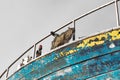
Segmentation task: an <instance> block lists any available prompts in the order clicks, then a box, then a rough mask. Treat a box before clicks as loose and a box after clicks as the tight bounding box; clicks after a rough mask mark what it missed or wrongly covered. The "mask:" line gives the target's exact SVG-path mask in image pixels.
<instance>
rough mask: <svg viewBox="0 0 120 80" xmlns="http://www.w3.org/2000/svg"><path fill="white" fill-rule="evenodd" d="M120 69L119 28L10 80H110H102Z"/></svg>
mask: <svg viewBox="0 0 120 80" xmlns="http://www.w3.org/2000/svg"><path fill="white" fill-rule="evenodd" d="M119 69H120V29H115V30H111V31H108V32H104V33H101V34H98V35H95V36H90V37H88V38H85V39H83V40H80V41H77V42H75V43H72V44H70V45H67V46H65V47H63V48H61V49H58V50H56V51H53V52H52V53H50V54H48V55H46V56H44V57H41V58H38V59H37V60H35V61H33V62H32V63H30V64H28V65H26V66H25V67H23V68H22V69H20V70H19V71H17V72H16V73H15V74H14V75H12V76H11V77H10V78H9V79H8V80H34V79H39V80H58V79H60V80H74V79H78V80H83V79H89V78H90V79H91V80H98V79H99V78H101V79H103V80H104V79H105V78H107V77H105V78H102V76H104V75H107V73H110V74H111V75H113V76H114V73H116V72H119ZM114 70H115V71H114ZM102 74H104V75H102ZM117 75H119V74H116V77H117ZM95 76H96V77H95ZM92 77H93V78H92ZM109 77H110V76H109ZM109 77H108V78H109ZM112 78H114V77H112ZM116 79H120V78H119V77H117V78H116Z"/></svg>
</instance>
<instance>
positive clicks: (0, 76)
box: [0, 69, 7, 78]
mask: <svg viewBox="0 0 120 80" xmlns="http://www.w3.org/2000/svg"><path fill="white" fill-rule="evenodd" d="M6 72H7V69H6V70H5V71H4V72H3V73H2V74H1V75H0V78H2V76H3V75H4V74H5V73H6Z"/></svg>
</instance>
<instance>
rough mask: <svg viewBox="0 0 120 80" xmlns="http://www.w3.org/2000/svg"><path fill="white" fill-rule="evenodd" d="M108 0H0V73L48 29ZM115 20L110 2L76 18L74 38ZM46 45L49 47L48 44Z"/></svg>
mask: <svg viewBox="0 0 120 80" xmlns="http://www.w3.org/2000/svg"><path fill="white" fill-rule="evenodd" d="M109 1H111V0H87V1H86V0H0V74H1V73H2V72H3V70H5V69H6V68H7V67H8V66H9V65H10V64H11V63H12V62H13V61H14V60H15V59H16V58H18V57H19V56H20V55H21V54H22V53H23V52H24V51H25V50H26V49H28V48H29V47H30V46H32V45H33V44H34V43H35V42H37V41H39V40H40V39H42V38H43V37H45V36H46V35H48V34H49V33H50V31H54V30H56V29H58V28H60V27H61V26H63V25H65V24H66V23H68V22H70V21H72V20H74V19H75V18H77V17H79V16H80V15H82V14H83V13H86V12H88V11H90V10H91V9H94V8H95V7H98V6H100V5H102V4H104V3H107V2H109ZM115 21H116V20H115V10H114V5H111V6H109V7H108V8H104V9H103V10H100V11H99V12H97V13H94V14H92V15H90V16H88V17H85V18H83V19H81V20H79V21H78V22H77V23H76V29H77V32H76V33H77V35H76V38H78V37H80V36H85V35H88V34H91V33H95V32H99V31H102V30H105V29H108V28H113V27H116V22H115ZM70 27H72V25H71V26H70ZM52 38H53V37H52ZM52 38H51V39H52ZM48 42H49V45H50V43H51V41H50V40H49V39H47V40H46V42H44V43H45V45H44V47H46V46H47V45H48ZM46 48H47V49H48V50H49V48H50V47H49V48H48V46H47V47H46ZM46 51H47V50H46ZM44 52H45V50H44ZM43 54H45V53H43Z"/></svg>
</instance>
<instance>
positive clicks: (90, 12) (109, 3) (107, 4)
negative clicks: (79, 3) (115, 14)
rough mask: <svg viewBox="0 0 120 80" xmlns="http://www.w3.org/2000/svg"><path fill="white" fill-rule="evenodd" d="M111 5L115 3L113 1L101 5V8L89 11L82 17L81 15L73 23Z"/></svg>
mask: <svg viewBox="0 0 120 80" xmlns="http://www.w3.org/2000/svg"><path fill="white" fill-rule="evenodd" d="M118 1H119V0H118ZM113 3H115V1H111V2H108V3H106V4H104V5H102V6H100V7H98V8H95V9H93V10H91V11H89V12H87V13H85V14H83V15H81V16H80V17H78V18H76V19H75V21H77V20H79V19H81V18H83V17H86V16H87V15H89V14H92V13H94V12H96V11H98V10H100V9H102V8H104V7H106V6H109V5H111V4H113Z"/></svg>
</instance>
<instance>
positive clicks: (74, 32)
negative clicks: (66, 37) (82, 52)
mask: <svg viewBox="0 0 120 80" xmlns="http://www.w3.org/2000/svg"><path fill="white" fill-rule="evenodd" d="M73 27H74V30H75V20H74V21H73ZM75 32H76V30H75V31H74V33H73V40H75Z"/></svg>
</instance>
